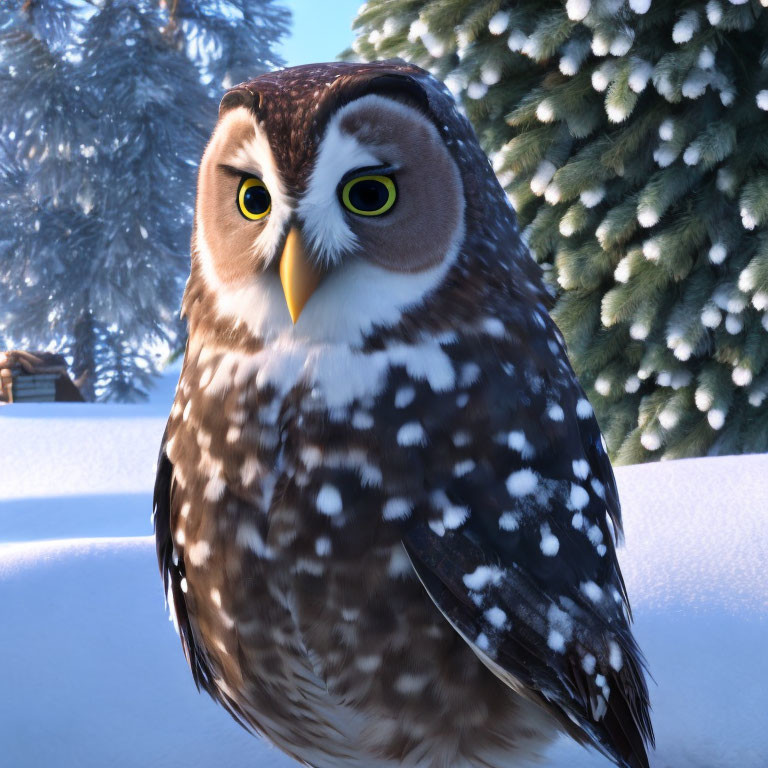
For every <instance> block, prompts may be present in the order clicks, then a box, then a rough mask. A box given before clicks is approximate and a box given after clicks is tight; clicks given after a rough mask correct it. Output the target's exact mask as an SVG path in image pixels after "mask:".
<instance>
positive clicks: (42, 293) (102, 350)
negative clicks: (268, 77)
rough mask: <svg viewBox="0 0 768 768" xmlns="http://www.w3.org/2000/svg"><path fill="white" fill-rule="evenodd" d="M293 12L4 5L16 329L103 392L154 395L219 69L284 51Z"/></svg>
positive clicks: (237, 3)
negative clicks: (278, 48) (60, 355)
mask: <svg viewBox="0 0 768 768" xmlns="http://www.w3.org/2000/svg"><path fill="white" fill-rule="evenodd" d="M286 14H287V12H286V11H284V9H283V8H282V7H281V6H279V5H277V4H276V3H274V2H273V0H260V2H255V3H254V2H251V3H246V2H245V0H231V2H227V3H222V2H216V0H195V1H192V0H190V1H189V2H184V1H183V0H178V2H175V3H173V4H171V6H170V8H168V7H166V4H165V3H158V2H156V1H155V0H102V1H101V2H93V3H85V2H75V1H74V0H25V2H23V3H21V2H14V3H10V4H7V5H6V6H5V7H4V8H3V9H2V10H0V102H2V104H3V107H4V108H3V109H2V111H0V336H4V337H5V340H4V343H5V344H10V343H15V344H20V345H23V346H33V347H49V348H54V349H62V350H64V351H65V352H66V353H67V354H69V355H70V357H71V359H72V360H73V372H74V374H75V375H76V376H77V377H81V376H84V377H85V382H84V385H83V388H84V393H85V395H86V396H88V397H94V396H96V397H99V398H101V399H120V400H126V401H130V400H135V399H137V398H141V397H143V396H144V395H145V392H146V388H147V386H148V384H149V382H150V381H151V377H152V374H153V373H154V372H155V370H156V365H157V362H158V361H157V359H156V355H155V353H154V352H153V348H157V346H158V345H159V344H163V343H166V344H167V343H171V344H173V343H174V337H175V335H176V334H177V333H178V332H179V330H180V325H179V322H178V309H179V305H180V297H181V292H182V290H183V281H184V278H185V276H186V274H187V272H188V254H189V239H190V232H191V222H192V213H193V204H194V194H195V173H196V165H197V162H198V160H199V158H200V155H201V154H202V150H203V147H204V144H205V140H206V138H207V136H208V134H209V133H210V130H211V128H212V125H213V121H214V119H215V115H216V99H215V95H220V92H221V85H220V81H223V80H226V79H227V78H228V77H229V76H231V75H237V76H242V77H245V74H244V73H245V71H246V68H247V69H248V74H249V75H253V74H257V73H258V72H261V71H264V70H265V69H267V68H270V67H272V66H274V65H275V63H277V62H276V60H275V56H274V55H273V54H272V52H271V51H272V48H273V47H274V46H275V44H276V43H277V42H278V41H279V39H280V37H281V36H282V35H283V34H284V33H285V31H286V28H287V26H286V25H287V18H288V17H287V15H286ZM238 20H239V21H240V22H241V23H240V25H238V24H237V23H236V22H237V21H238ZM257 20H258V22H257ZM230 48H234V49H235V50H236V51H237V53H236V54H233V53H232V52H231V51H230Z"/></svg>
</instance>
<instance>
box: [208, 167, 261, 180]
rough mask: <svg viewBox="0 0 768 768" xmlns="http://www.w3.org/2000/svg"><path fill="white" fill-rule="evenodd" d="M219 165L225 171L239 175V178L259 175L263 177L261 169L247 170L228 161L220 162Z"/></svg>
mask: <svg viewBox="0 0 768 768" xmlns="http://www.w3.org/2000/svg"><path fill="white" fill-rule="evenodd" d="M218 167H219V168H221V170H222V171H224V172H225V173H229V174H231V175H232V176H237V177H238V178H240V177H241V176H257V177H258V178H261V171H255V170H245V169H243V168H237V167H236V166H234V165H228V164H227V163H219V165H218Z"/></svg>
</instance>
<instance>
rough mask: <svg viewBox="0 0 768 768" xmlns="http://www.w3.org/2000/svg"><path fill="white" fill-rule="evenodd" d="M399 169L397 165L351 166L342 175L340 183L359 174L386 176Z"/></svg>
mask: <svg viewBox="0 0 768 768" xmlns="http://www.w3.org/2000/svg"><path fill="white" fill-rule="evenodd" d="M398 170H400V168H399V166H396V165H364V166H361V167H360V168H351V169H350V170H348V171H347V172H346V173H345V174H344V175H343V176H342V177H341V181H340V182H339V184H346V183H347V182H348V181H349V180H350V179H354V178H356V177H357V176H365V175H367V174H373V173H377V174H381V175H382V176H386V175H388V174H392V173H395V171H398Z"/></svg>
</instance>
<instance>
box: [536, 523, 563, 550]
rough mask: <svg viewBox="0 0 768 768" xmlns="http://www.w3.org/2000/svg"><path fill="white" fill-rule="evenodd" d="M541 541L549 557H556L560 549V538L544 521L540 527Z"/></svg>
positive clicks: (542, 548) (541, 546)
mask: <svg viewBox="0 0 768 768" xmlns="http://www.w3.org/2000/svg"><path fill="white" fill-rule="evenodd" d="M540 533H541V542H540V544H539V546H540V548H541V551H542V553H543V554H544V555H546V556H547V557H554V556H555V555H556V554H557V553H558V552H559V551H560V540H559V539H558V538H557V536H555V534H554V533H552V530H551V529H550V527H549V525H547V524H546V523H544V525H542V526H541V529H540Z"/></svg>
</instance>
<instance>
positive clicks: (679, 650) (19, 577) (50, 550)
mask: <svg viewBox="0 0 768 768" xmlns="http://www.w3.org/2000/svg"><path fill="white" fill-rule="evenodd" d="M174 383H175V382H174V381H173V377H172V376H169V377H166V379H165V380H164V381H163V382H162V383H161V385H160V387H159V388H158V390H156V392H155V394H154V397H153V401H152V402H150V403H149V404H148V405H143V406H100V405H78V404H50V405H49V404H45V405H26V406H25V405H13V406H7V407H4V408H0V444H1V445H2V446H3V448H2V453H0V606H2V613H0V659H2V668H3V674H2V677H1V678H0V680H1V682H0V754H1V755H2V757H0V764H2V765H3V766H5V765H8V766H13V768H27V766H29V767H30V768H33V767H37V766H42V765H45V766H47V767H48V768H70V767H71V766H78V767H80V766H82V767H83V768H86V767H88V768H90V767H91V766H93V767H94V768H95V767H96V766H99V767H101V766H105V765H109V766H112V767H113V768H122V767H123V766H125V767H126V768H127V767H129V766H157V767H159V768H171V766H173V768H182V766H183V768H189V766H201V767H204V766H211V765H225V766H228V768H240V767H241V766H242V767H243V768H244V767H245V766H248V768H252V767H253V766H259V767H260V768H288V767H289V766H292V765H295V763H293V762H292V761H290V760H289V759H288V758H286V757H283V756H282V755H281V754H279V753H277V752H276V751H274V750H272V749H270V748H269V747H268V746H266V745H265V744H263V743H262V742H261V741H259V740H257V739H254V738H253V737H251V736H249V735H248V734H246V733H245V732H244V731H243V730H241V729H240V728H239V727H237V726H236V725H234V723H233V722H232V721H231V720H230V719H229V717H228V716H227V715H226V714H225V713H224V712H223V711H222V710H220V709H219V708H217V707H216V706H214V705H213V704H212V703H211V702H210V701H209V700H208V699H207V697H204V696H200V695H198V694H197V693H196V692H195V689H194V686H193V684H192V680H191V676H190V674H189V672H188V669H187V667H186V664H185V662H184V659H183V656H182V654H181V650H180V647H179V643H178V638H177V637H176V635H175V634H174V632H173V629H172V627H171V624H170V623H169V622H168V620H167V618H166V616H165V614H164V609H163V595H162V589H161V586H160V580H159V576H158V573H157V567H156V563H155V558H154V544H153V541H152V540H151V538H150V536H149V535H150V533H151V525H150V518H149V516H150V511H151V503H150V497H151V489H152V483H153V479H154V462H155V456H156V453H157V448H158V445H159V442H160V436H161V435H162V431H163V427H164V424H165V417H166V414H167V412H168V410H169V404H170V399H171V396H172V395H171V393H172V389H173V384H174ZM617 475H618V480H619V489H620V492H621V497H622V499H623V503H624V514H625V520H626V530H627V541H628V546H627V547H626V548H625V549H624V550H622V552H621V558H622V564H623V567H624V573H625V576H626V579H627V584H628V588H629V593H630V596H631V598H632V602H633V607H634V610H635V617H636V625H635V627H636V634H637V637H638V640H639V642H640V645H641V646H642V648H643V649H644V651H645V653H646V655H647V657H648V660H649V663H650V667H651V671H652V673H653V676H654V678H655V684H652V685H651V695H652V700H653V705H654V723H655V727H656V732H657V737H658V744H659V749H658V751H657V754H656V755H655V757H654V759H653V760H652V765H653V766H654V768H765V766H766V764H768V762H767V758H766V755H768V727H766V726H768V654H766V653H765V648H766V644H768V525H767V523H768V511H766V499H767V498H768V455H766V456H744V457H734V458H718V459H700V460H694V461H681V462H669V463H663V464H657V465H646V466H641V467H628V468H622V469H619V470H618V472H617ZM545 765H550V766H553V767H557V768H566V766H567V768H608V765H609V764H608V763H607V762H606V761H605V760H604V759H602V758H600V757H598V756H596V755H594V754H592V753H589V752H587V751H585V750H583V749H580V748H578V747H576V746H574V745H572V744H571V743H569V742H568V741H566V740H563V741H562V742H560V743H558V744H557V745H556V746H555V748H554V749H553V750H552V751H551V752H550V754H549V759H548V760H547V761H546V762H545Z"/></svg>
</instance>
